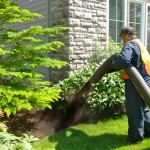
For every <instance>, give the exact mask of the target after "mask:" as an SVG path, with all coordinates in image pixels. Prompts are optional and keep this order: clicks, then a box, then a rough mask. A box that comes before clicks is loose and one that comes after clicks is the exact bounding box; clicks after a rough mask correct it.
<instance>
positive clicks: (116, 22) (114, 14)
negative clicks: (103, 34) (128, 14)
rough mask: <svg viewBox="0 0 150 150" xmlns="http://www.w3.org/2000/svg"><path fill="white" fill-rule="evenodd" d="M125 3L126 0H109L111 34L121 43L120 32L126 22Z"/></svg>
mask: <svg viewBox="0 0 150 150" xmlns="http://www.w3.org/2000/svg"><path fill="white" fill-rule="evenodd" d="M124 5H125V1H124V0H109V36H110V37H111V38H112V39H113V40H114V41H115V42H116V43H120V38H119V36H118V34H119V32H120V30H121V29H122V27H123V26H124V23H125V8H124Z"/></svg>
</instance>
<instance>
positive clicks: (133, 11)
mask: <svg viewBox="0 0 150 150" xmlns="http://www.w3.org/2000/svg"><path fill="white" fill-rule="evenodd" d="M129 12H130V13H129V25H130V26H132V27H134V28H135V30H136V31H137V36H138V37H139V38H141V36H142V34H141V29H142V18H143V14H142V4H141V3H136V2H130V10H129Z"/></svg>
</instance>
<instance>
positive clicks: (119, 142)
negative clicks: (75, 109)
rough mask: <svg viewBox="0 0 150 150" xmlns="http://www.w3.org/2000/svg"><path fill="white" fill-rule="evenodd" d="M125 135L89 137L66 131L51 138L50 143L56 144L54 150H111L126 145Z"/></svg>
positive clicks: (79, 132)
mask: <svg viewBox="0 0 150 150" xmlns="http://www.w3.org/2000/svg"><path fill="white" fill-rule="evenodd" d="M126 138H127V137H126V136H125V135H117V134H109V133H108V134H103V135H98V136H97V135H96V136H89V135H87V134H85V133H84V132H82V131H80V130H75V129H68V130H65V131H62V132H60V134H57V135H54V136H52V137H51V138H50V139H49V140H50V142H57V145H56V147H55V149H56V150H91V149H93V150H111V149H115V148H119V147H121V146H125V145H127V143H126V142H125V139H126Z"/></svg>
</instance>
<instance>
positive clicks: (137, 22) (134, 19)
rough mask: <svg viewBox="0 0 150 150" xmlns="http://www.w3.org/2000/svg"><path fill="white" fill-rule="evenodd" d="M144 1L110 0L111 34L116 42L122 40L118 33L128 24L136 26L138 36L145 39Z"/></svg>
mask: <svg viewBox="0 0 150 150" xmlns="http://www.w3.org/2000/svg"><path fill="white" fill-rule="evenodd" d="M144 1H145V0H140V1H139V0H109V36H110V37H111V38H112V39H113V40H114V41H115V42H116V43H120V42H121V41H120V37H119V36H118V33H119V32H120V31H121V29H122V27H124V26H126V25H130V26H132V27H134V28H135V29H136V31H137V36H138V38H140V39H141V40H142V41H143V40H144V34H143V32H144V23H143V22H144V19H143V18H144V13H145V11H144ZM149 3H150V2H149ZM143 42H144V41H143Z"/></svg>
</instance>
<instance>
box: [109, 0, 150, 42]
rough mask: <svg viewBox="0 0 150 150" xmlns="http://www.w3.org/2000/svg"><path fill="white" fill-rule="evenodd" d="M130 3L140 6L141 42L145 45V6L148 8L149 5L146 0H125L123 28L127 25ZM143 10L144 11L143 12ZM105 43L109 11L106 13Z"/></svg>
mask: <svg viewBox="0 0 150 150" xmlns="http://www.w3.org/2000/svg"><path fill="white" fill-rule="evenodd" d="M130 2H136V3H139V4H142V15H143V16H142V21H141V23H142V24H141V31H143V29H144V31H143V32H141V41H142V42H143V43H144V44H147V33H146V32H147V5H148V6H150V3H148V2H147V1H146V0H125V26H128V25H129V11H128V10H129V8H130V5H129V4H130ZM107 6H108V8H109V0H107ZM144 10H145V11H144ZM107 20H108V23H107V31H108V32H107V37H108V38H107V42H108V41H109V9H108V11H107Z"/></svg>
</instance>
